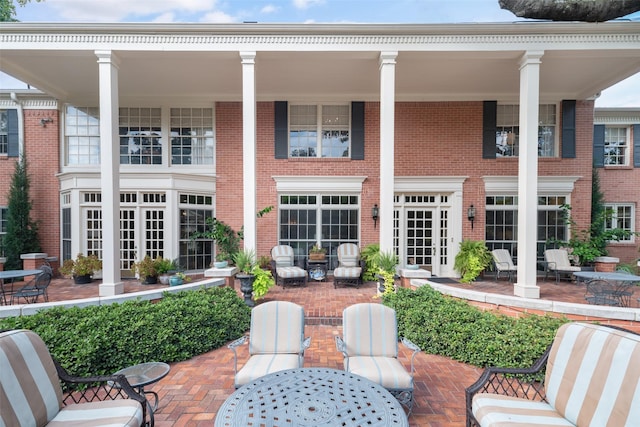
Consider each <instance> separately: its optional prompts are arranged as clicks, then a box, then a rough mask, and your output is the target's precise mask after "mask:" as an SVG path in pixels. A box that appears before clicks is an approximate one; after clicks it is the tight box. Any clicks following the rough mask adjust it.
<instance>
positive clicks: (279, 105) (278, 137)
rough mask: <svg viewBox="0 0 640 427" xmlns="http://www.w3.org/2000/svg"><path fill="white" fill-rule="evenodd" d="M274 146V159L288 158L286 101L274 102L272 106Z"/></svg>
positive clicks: (287, 113)
mask: <svg viewBox="0 0 640 427" xmlns="http://www.w3.org/2000/svg"><path fill="white" fill-rule="evenodd" d="M274 116H275V123H274V142H275V143H274V146H275V157H276V159H287V158H289V125H288V124H289V121H288V118H289V109H288V107H287V101H276V102H275V105H274Z"/></svg>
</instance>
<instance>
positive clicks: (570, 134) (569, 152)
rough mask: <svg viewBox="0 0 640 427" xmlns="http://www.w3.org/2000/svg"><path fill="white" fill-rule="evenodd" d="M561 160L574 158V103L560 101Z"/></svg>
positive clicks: (571, 101) (573, 101) (572, 101)
mask: <svg viewBox="0 0 640 427" xmlns="http://www.w3.org/2000/svg"><path fill="white" fill-rule="evenodd" d="M562 158H563V159H575V158H576V101H575V100H563V101H562Z"/></svg>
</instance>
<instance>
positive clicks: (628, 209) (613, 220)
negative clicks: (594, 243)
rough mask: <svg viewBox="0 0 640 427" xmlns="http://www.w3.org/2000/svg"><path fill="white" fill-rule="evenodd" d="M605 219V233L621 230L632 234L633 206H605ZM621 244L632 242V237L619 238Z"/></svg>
mask: <svg viewBox="0 0 640 427" xmlns="http://www.w3.org/2000/svg"><path fill="white" fill-rule="evenodd" d="M605 208H606V209H607V213H608V214H610V215H607V219H606V220H605V224H604V229H605V230H606V231H609V230H615V229H617V228H618V229H621V230H625V231H630V232H633V231H634V230H633V224H634V219H633V205H631V204H628V205H624V204H606V205H605ZM620 241H621V242H633V235H631V236H620Z"/></svg>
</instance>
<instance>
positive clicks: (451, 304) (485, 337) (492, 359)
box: [383, 285, 567, 368]
mask: <svg viewBox="0 0 640 427" xmlns="http://www.w3.org/2000/svg"><path fill="white" fill-rule="evenodd" d="M383 302H384V304H385V305H388V306H390V307H392V308H394V309H395V310H396V316H397V318H398V334H399V335H400V336H404V337H407V338H409V339H410V340H411V341H413V342H414V343H415V344H417V345H418V346H420V348H421V349H422V350H423V351H424V352H427V353H431V354H438V355H442V356H446V357H449V358H452V359H454V360H458V361H460V362H464V363H468V364H471V365H475V366H479V367H486V366H501V367H513V368H524V367H529V366H531V365H532V364H533V362H534V361H535V360H536V359H538V358H539V357H540V356H541V355H542V353H544V351H545V350H546V348H547V347H548V345H549V344H550V343H551V342H552V341H553V337H554V336H555V333H556V331H557V329H558V328H559V327H560V325H562V324H563V323H565V322H567V319H566V318H555V317H551V316H537V315H529V316H524V317H520V318H515V317H509V316H506V315H501V314H496V313H494V312H490V311H482V310H480V309H478V308H476V307H473V306H471V305H469V304H468V303H467V302H466V301H464V300H460V299H456V298H453V297H450V296H446V295H442V294H441V293H439V292H437V291H435V290H434V289H432V288H431V287H430V286H428V285H424V286H421V287H420V288H418V289H417V290H415V291H414V290H410V289H406V288H400V289H398V292H397V293H393V294H389V295H387V296H385V297H384V298H383Z"/></svg>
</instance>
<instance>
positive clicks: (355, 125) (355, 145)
mask: <svg viewBox="0 0 640 427" xmlns="http://www.w3.org/2000/svg"><path fill="white" fill-rule="evenodd" d="M351 160H364V102H360V101H358V102H352V103H351Z"/></svg>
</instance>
